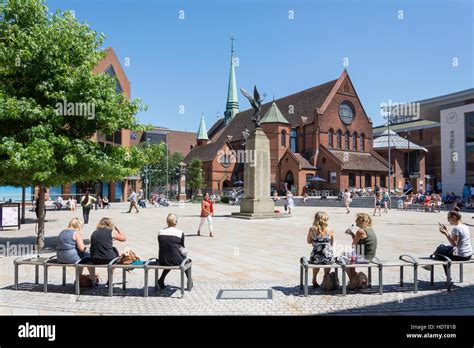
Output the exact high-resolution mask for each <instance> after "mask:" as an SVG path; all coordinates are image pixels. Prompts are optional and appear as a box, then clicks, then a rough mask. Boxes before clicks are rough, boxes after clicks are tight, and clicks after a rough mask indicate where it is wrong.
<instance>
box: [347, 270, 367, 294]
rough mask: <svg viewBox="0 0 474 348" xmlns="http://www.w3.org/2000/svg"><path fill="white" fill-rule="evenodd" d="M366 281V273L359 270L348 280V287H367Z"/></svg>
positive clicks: (352, 288)
mask: <svg viewBox="0 0 474 348" xmlns="http://www.w3.org/2000/svg"><path fill="white" fill-rule="evenodd" d="M367 283H368V278H367V275H366V274H365V273H364V272H359V273H357V274H356V275H355V276H354V277H352V279H351V280H350V281H349V289H351V290H355V289H361V288H362V289H365V288H367Z"/></svg>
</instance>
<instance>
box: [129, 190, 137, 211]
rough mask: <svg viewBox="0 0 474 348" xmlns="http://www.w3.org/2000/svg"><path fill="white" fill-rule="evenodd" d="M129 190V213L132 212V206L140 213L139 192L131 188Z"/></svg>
mask: <svg viewBox="0 0 474 348" xmlns="http://www.w3.org/2000/svg"><path fill="white" fill-rule="evenodd" d="M128 192H129V196H128V200H129V201H130V208H129V209H128V211H127V213H131V212H132V208H135V210H136V211H137V213H139V212H140V211H139V210H138V206H137V193H136V192H135V190H129V191H128Z"/></svg>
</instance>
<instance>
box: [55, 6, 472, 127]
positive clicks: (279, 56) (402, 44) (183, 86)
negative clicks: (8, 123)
mask: <svg viewBox="0 0 474 348" xmlns="http://www.w3.org/2000/svg"><path fill="white" fill-rule="evenodd" d="M46 5H47V6H48V7H49V8H50V10H51V11H54V10H55V9H62V10H66V9H72V10H74V11H75V13H76V17H77V18H78V19H79V20H80V21H86V22H87V23H89V25H90V26H91V27H92V28H93V29H94V30H96V31H98V32H103V33H105V34H106V40H105V44H104V47H108V46H113V47H114V49H115V51H116V53H117V55H118V56H119V59H120V60H121V61H122V63H123V62H124V60H125V59H126V58H127V57H128V58H129V60H130V66H128V67H124V69H125V72H126V74H127V76H128V78H129V80H130V81H131V84H132V97H133V98H140V99H142V101H143V102H144V103H145V104H146V105H148V110H147V111H146V112H142V113H140V114H139V115H138V116H139V119H140V121H141V122H143V123H151V124H154V125H157V126H164V127H169V128H172V129H178V130H190V131H196V130H197V128H198V124H199V119H200V115H201V113H204V116H205V118H206V124H207V126H208V128H209V127H210V126H211V125H212V124H213V123H214V121H215V120H216V119H217V115H218V114H219V115H222V114H223V112H224V110H225V102H226V95H227V80H228V73H229V63H230V40H229V38H230V35H231V34H233V35H234V36H235V39H236V40H235V51H236V56H237V57H238V58H239V62H240V64H239V67H238V68H237V69H236V75H237V85H238V87H239V88H240V87H244V88H246V89H247V90H250V89H251V88H252V86H253V84H256V85H257V87H258V88H259V90H260V92H261V93H267V94H268V96H267V99H269V98H271V97H272V96H273V95H275V98H279V97H282V96H285V95H288V94H291V93H295V92H298V91H300V90H303V89H306V88H309V87H312V86H315V85H318V84H321V83H324V82H326V81H329V80H333V79H336V78H337V77H338V76H339V75H340V74H341V72H342V70H343V69H344V65H343V62H344V59H345V58H348V59H349V66H348V67H347V70H348V72H349V75H350V76H351V79H352V81H353V83H354V85H355V88H356V90H357V93H358V95H359V97H360V98H361V100H362V103H363V105H364V108H365V109H366V111H367V113H368V114H369V116H370V117H372V119H373V121H374V125H379V124H381V123H382V122H383V119H382V117H381V116H380V112H379V110H380V104H381V103H383V102H388V101H389V100H392V101H396V102H407V101H415V100H420V99H424V98H429V97H434V96H438V95H442V94H446V93H452V92H456V91H459V90H463V89H467V88H471V87H473V86H474V69H473V59H474V53H473V40H474V32H473V21H474V13H473V5H472V1H471V0H450V1H447V0H445V1H440V0H383V1H381V0H361V1H358V0H344V1H342V0H324V1H323V0H319V1H314V0H313V1H309V0H304V1H303V0H299V1H283V0H231V1H224V0H221V1H218V0H213V1H212V0H202V1H196V0H188V1H176V0H174V1H171V0H169V1H159V0H153V1H152V0H142V1H132V0H67V1H66V0H62V1H58V0H49V1H48V0H47V1H46ZM181 10H183V11H184V15H185V19H180V18H179V15H180V11H181ZM290 11H293V12H292V13H293V14H294V18H293V19H290V18H289V17H290ZM399 11H403V14H401V12H399ZM401 15H402V16H403V19H399V17H400V16H401ZM455 59H457V61H458V66H457V67H453V60H455ZM180 106H184V113H180ZM239 106H240V109H241V110H245V109H248V108H249V105H248V102H247V100H245V99H244V98H243V96H242V95H241V94H240V93H239Z"/></svg>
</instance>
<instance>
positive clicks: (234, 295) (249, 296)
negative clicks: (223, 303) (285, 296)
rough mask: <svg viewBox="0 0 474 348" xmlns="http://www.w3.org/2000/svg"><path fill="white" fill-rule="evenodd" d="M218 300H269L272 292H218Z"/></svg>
mask: <svg viewBox="0 0 474 348" xmlns="http://www.w3.org/2000/svg"><path fill="white" fill-rule="evenodd" d="M217 299H218V300H271V299H272V290H268V289H262V290H257V289H255V290H219V293H218V294H217Z"/></svg>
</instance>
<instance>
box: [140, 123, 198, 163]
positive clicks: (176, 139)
mask: <svg viewBox="0 0 474 348" xmlns="http://www.w3.org/2000/svg"><path fill="white" fill-rule="evenodd" d="M145 142H149V143H150V144H160V143H163V144H166V146H168V151H169V153H170V154H173V153H175V152H179V153H180V154H182V155H183V156H186V155H187V154H188V153H189V151H191V149H192V148H193V146H194V145H195V144H196V132H186V131H179V130H172V129H169V128H165V127H154V128H153V129H152V130H149V131H145V132H132V145H137V144H139V143H145Z"/></svg>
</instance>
